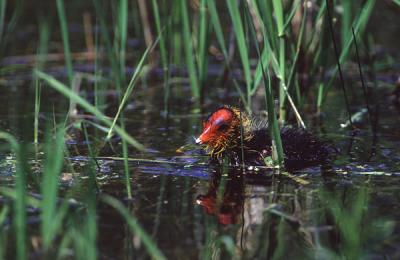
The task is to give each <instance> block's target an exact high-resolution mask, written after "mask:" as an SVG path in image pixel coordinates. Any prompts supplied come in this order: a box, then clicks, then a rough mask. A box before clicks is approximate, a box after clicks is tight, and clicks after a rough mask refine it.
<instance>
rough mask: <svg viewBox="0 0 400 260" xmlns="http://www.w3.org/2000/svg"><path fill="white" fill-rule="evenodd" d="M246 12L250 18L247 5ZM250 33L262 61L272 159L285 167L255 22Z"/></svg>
mask: <svg viewBox="0 0 400 260" xmlns="http://www.w3.org/2000/svg"><path fill="white" fill-rule="evenodd" d="M245 10H246V15H247V16H250V11H249V8H248V5H247V4H245ZM248 20H249V21H252V20H251V19H248ZM250 32H251V34H252V36H253V39H254V44H255V47H256V51H257V54H258V58H259V60H260V68H261V74H262V76H263V80H264V88H265V101H266V104H267V111H268V122H269V124H268V130H269V135H270V137H271V138H272V151H273V152H272V159H273V160H274V163H275V164H277V165H279V166H283V163H284V153H283V147H282V140H281V135H280V129H279V125H278V120H277V118H276V113H275V108H274V96H273V93H272V88H271V79H270V75H269V70H268V68H266V67H264V64H263V60H262V57H261V51H260V46H259V44H258V41H257V38H256V32H255V25H254V22H251V23H250ZM264 38H265V35H264ZM266 45H267V41H264V48H266ZM265 68H266V69H265ZM265 71H266V73H265Z"/></svg>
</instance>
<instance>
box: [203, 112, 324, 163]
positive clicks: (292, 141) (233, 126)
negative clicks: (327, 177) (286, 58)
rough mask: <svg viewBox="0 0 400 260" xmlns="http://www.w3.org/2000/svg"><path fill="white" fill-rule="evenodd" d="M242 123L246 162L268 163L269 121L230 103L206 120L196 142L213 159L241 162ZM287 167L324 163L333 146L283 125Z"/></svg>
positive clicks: (283, 142)
mask: <svg viewBox="0 0 400 260" xmlns="http://www.w3.org/2000/svg"><path fill="white" fill-rule="evenodd" d="M241 125H242V126H243V130H242V131H243V152H244V163H245V164H246V165H253V166H265V160H264V158H266V157H268V156H271V138H270V137H269V135H268V129H267V127H268V123H267V122H264V121H262V120H257V119H255V118H252V117H250V116H249V115H248V114H247V113H245V112H242V111H240V109H238V108H236V107H231V106H226V105H225V106H222V107H220V108H218V109H217V110H216V111H214V112H213V113H211V115H210V116H209V117H208V118H207V119H206V120H205V121H204V123H203V132H202V133H201V135H200V136H199V137H198V138H197V139H196V143H197V144H202V145H204V146H205V150H206V151H207V152H208V154H209V155H210V156H211V158H213V159H217V160H218V159H221V158H223V157H225V156H228V158H230V161H231V163H233V164H236V165H240V164H241V163H242V146H241V144H242V141H241V139H242V138H241ZM280 134H281V139H282V146H283V152H284V156H285V157H284V163H285V168H286V169H288V170H296V169H302V168H306V167H309V166H316V165H321V164H324V163H325V162H326V161H327V160H328V158H329V154H330V153H331V152H330V151H331V150H332V148H331V147H330V146H329V145H327V144H326V143H325V142H323V141H320V140H319V139H317V138H316V137H315V136H313V135H312V134H310V133H309V132H307V131H306V130H304V129H302V128H295V127H288V126H285V127H282V128H281V130H280Z"/></svg>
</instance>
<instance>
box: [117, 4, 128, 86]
mask: <svg viewBox="0 0 400 260" xmlns="http://www.w3.org/2000/svg"><path fill="white" fill-rule="evenodd" d="M117 28H118V30H117V32H118V34H117V35H116V36H117V37H118V39H119V57H118V58H119V62H120V64H119V66H120V72H121V77H122V79H124V78H125V56H126V41H127V37H128V36H127V34H128V1H127V0H120V1H119V6H118V27H117ZM123 81H124V80H123Z"/></svg>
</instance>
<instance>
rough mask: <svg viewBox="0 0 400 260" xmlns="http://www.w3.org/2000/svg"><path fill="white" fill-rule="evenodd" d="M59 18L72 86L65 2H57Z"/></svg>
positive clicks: (66, 64)
mask: <svg viewBox="0 0 400 260" xmlns="http://www.w3.org/2000/svg"><path fill="white" fill-rule="evenodd" d="M56 3H57V12H58V18H59V19H60V28H61V36H62V41H63V45H64V56H65V66H66V68H67V75H68V80H69V84H70V85H71V86H72V82H73V78H74V75H73V67H72V57H71V49H70V47H69V34H68V22H67V17H66V15H65V6H64V0H56Z"/></svg>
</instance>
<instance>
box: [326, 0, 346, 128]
mask: <svg viewBox="0 0 400 260" xmlns="http://www.w3.org/2000/svg"><path fill="white" fill-rule="evenodd" d="M325 1H326V6H327V9H326V10H327V14H328V21H329V31H330V33H331V37H332V43H333V49H334V51H335V56H336V63H337V68H338V71H339V77H340V84H341V87H342V91H343V96H344V101H345V104H346V109H347V115H348V120H349V122H350V125H351V126H352V127H353V123H352V120H351V112H350V104H349V101H348V99H347V92H346V87H345V85H344V79H343V73H342V69H341V65H340V59H339V51H338V47H337V45H336V40H335V33H334V31H333V25H332V15H331V7H330V6H329V0H325ZM332 10H333V6H332Z"/></svg>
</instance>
